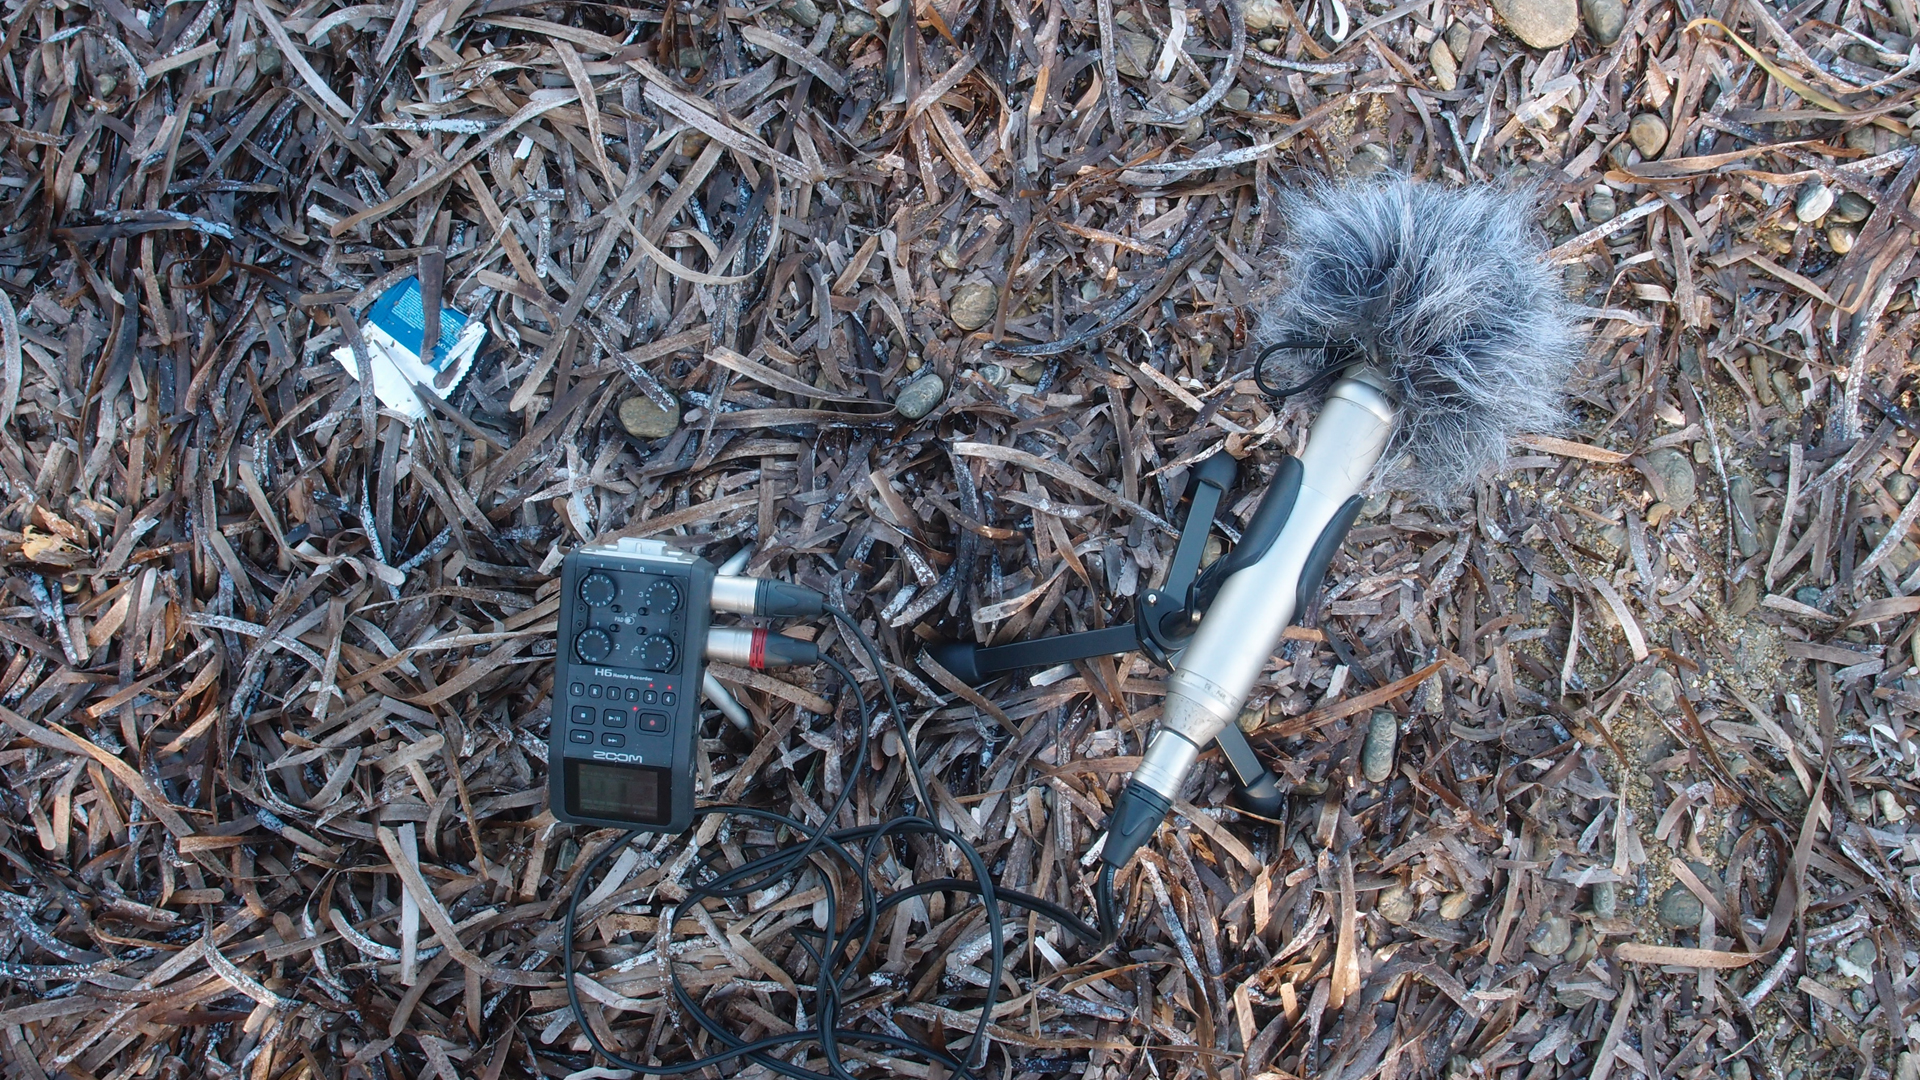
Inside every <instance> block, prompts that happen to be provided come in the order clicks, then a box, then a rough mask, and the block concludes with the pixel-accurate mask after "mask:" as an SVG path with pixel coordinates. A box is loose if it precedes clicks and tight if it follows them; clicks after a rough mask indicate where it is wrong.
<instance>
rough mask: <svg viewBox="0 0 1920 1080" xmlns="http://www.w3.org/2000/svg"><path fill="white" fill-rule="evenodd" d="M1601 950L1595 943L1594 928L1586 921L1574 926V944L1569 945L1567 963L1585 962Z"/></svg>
mask: <svg viewBox="0 0 1920 1080" xmlns="http://www.w3.org/2000/svg"><path fill="white" fill-rule="evenodd" d="M1599 952H1600V947H1599V946H1598V945H1597V944H1595V943H1594V940H1593V929H1592V928H1591V927H1589V926H1588V925H1587V924H1586V923H1580V924H1579V925H1577V926H1575V927H1574V928H1573V944H1572V945H1569V946H1567V956H1566V961H1567V963H1569V964H1584V963H1586V962H1587V961H1589V960H1591V959H1593V958H1594V956H1596V955H1598V954H1599Z"/></svg>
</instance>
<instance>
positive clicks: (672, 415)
mask: <svg viewBox="0 0 1920 1080" xmlns="http://www.w3.org/2000/svg"><path fill="white" fill-rule="evenodd" d="M620 426H621V427H623V428H626V429H627V434H629V435H631V436H633V437H634V438H636V439H664V438H666V437H667V436H669V435H671V434H673V433H674V431H675V430H676V429H678V428H679V427H680V406H679V405H678V404H676V405H674V407H673V408H671V409H663V408H661V407H660V403H659V402H657V401H655V400H653V399H652V398H650V397H648V396H647V395H645V394H635V395H633V396H632V397H630V398H628V399H627V400H625V401H623V402H621V403H620Z"/></svg>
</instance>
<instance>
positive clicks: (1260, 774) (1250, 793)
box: [1213, 724, 1286, 818]
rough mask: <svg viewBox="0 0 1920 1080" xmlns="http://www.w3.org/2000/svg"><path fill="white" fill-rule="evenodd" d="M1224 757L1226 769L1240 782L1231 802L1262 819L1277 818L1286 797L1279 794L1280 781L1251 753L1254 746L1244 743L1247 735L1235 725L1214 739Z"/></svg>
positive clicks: (1284, 804)
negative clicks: (1233, 801)
mask: <svg viewBox="0 0 1920 1080" xmlns="http://www.w3.org/2000/svg"><path fill="white" fill-rule="evenodd" d="M1213 741H1214V743H1215V744H1217V745H1218V746H1219V747H1220V752H1221V753H1222V754H1224V755H1225V756H1226V759H1227V767H1228V768H1230V769H1232V770H1233V777H1234V779H1236V780H1238V781H1240V790H1239V791H1238V792H1236V793H1235V794H1234V800H1235V801H1236V802H1238V803H1239V804H1240V808H1241V809H1243V810H1246V811H1248V812H1249V813H1253V814H1258V815H1259V816H1261V817H1265V818H1277V817H1279V816H1280V811H1281V810H1283V809H1285V808H1286V796H1285V795H1283V794H1281V792H1280V780H1279V778H1278V777H1276V776H1274V775H1273V770H1271V769H1269V768H1267V766H1266V764H1265V763H1263V762H1262V761H1261V760H1260V756H1259V755H1258V754H1255V753H1254V752H1253V744H1252V743H1250V742H1248V741H1247V735H1246V732H1244V731H1241V730H1240V726H1239V725H1238V724H1228V725H1227V726H1226V727H1223V728H1221V729H1220V734H1218V735H1215V736H1214V737H1213Z"/></svg>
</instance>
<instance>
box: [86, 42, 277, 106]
mask: <svg viewBox="0 0 1920 1080" xmlns="http://www.w3.org/2000/svg"><path fill="white" fill-rule="evenodd" d="M282 63H284V61H283V60H281V58H280V50H279V49H275V48H271V47H269V46H266V45H261V46H258V47H257V48H256V49H255V50H254V53H253V69H254V70H255V71H258V72H259V73H260V74H261V75H262V76H263V77H271V76H274V75H278V74H280V66H281V64H282ZM100 96H101V97H105V96H106V95H105V94H104V93H103V94H101V95H100Z"/></svg>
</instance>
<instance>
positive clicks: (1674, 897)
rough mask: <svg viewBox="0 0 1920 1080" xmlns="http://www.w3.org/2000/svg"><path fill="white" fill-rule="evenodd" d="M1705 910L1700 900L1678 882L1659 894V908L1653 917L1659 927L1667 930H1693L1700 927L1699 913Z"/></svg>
mask: <svg viewBox="0 0 1920 1080" xmlns="http://www.w3.org/2000/svg"><path fill="white" fill-rule="evenodd" d="M1704 910H1706V909H1705V908H1704V907H1703V906H1702V905H1701V903H1700V898H1699V897H1697V896H1695V895H1693V893H1692V892H1691V891H1690V890H1689V889H1688V888H1687V887H1686V886H1685V885H1682V884H1680V883H1679V882H1677V881H1676V882H1674V884H1673V887H1672V888H1670V889H1668V890H1667V891H1666V892H1664V893H1661V894H1660V906H1659V908H1658V909H1657V910H1656V911H1655V915H1656V916H1657V917H1658V918H1659V920H1660V925H1662V926H1664V927H1666V928H1668V929H1669V930H1693V929H1697V928H1699V926H1700V913H1701V912H1702V911H1704Z"/></svg>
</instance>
